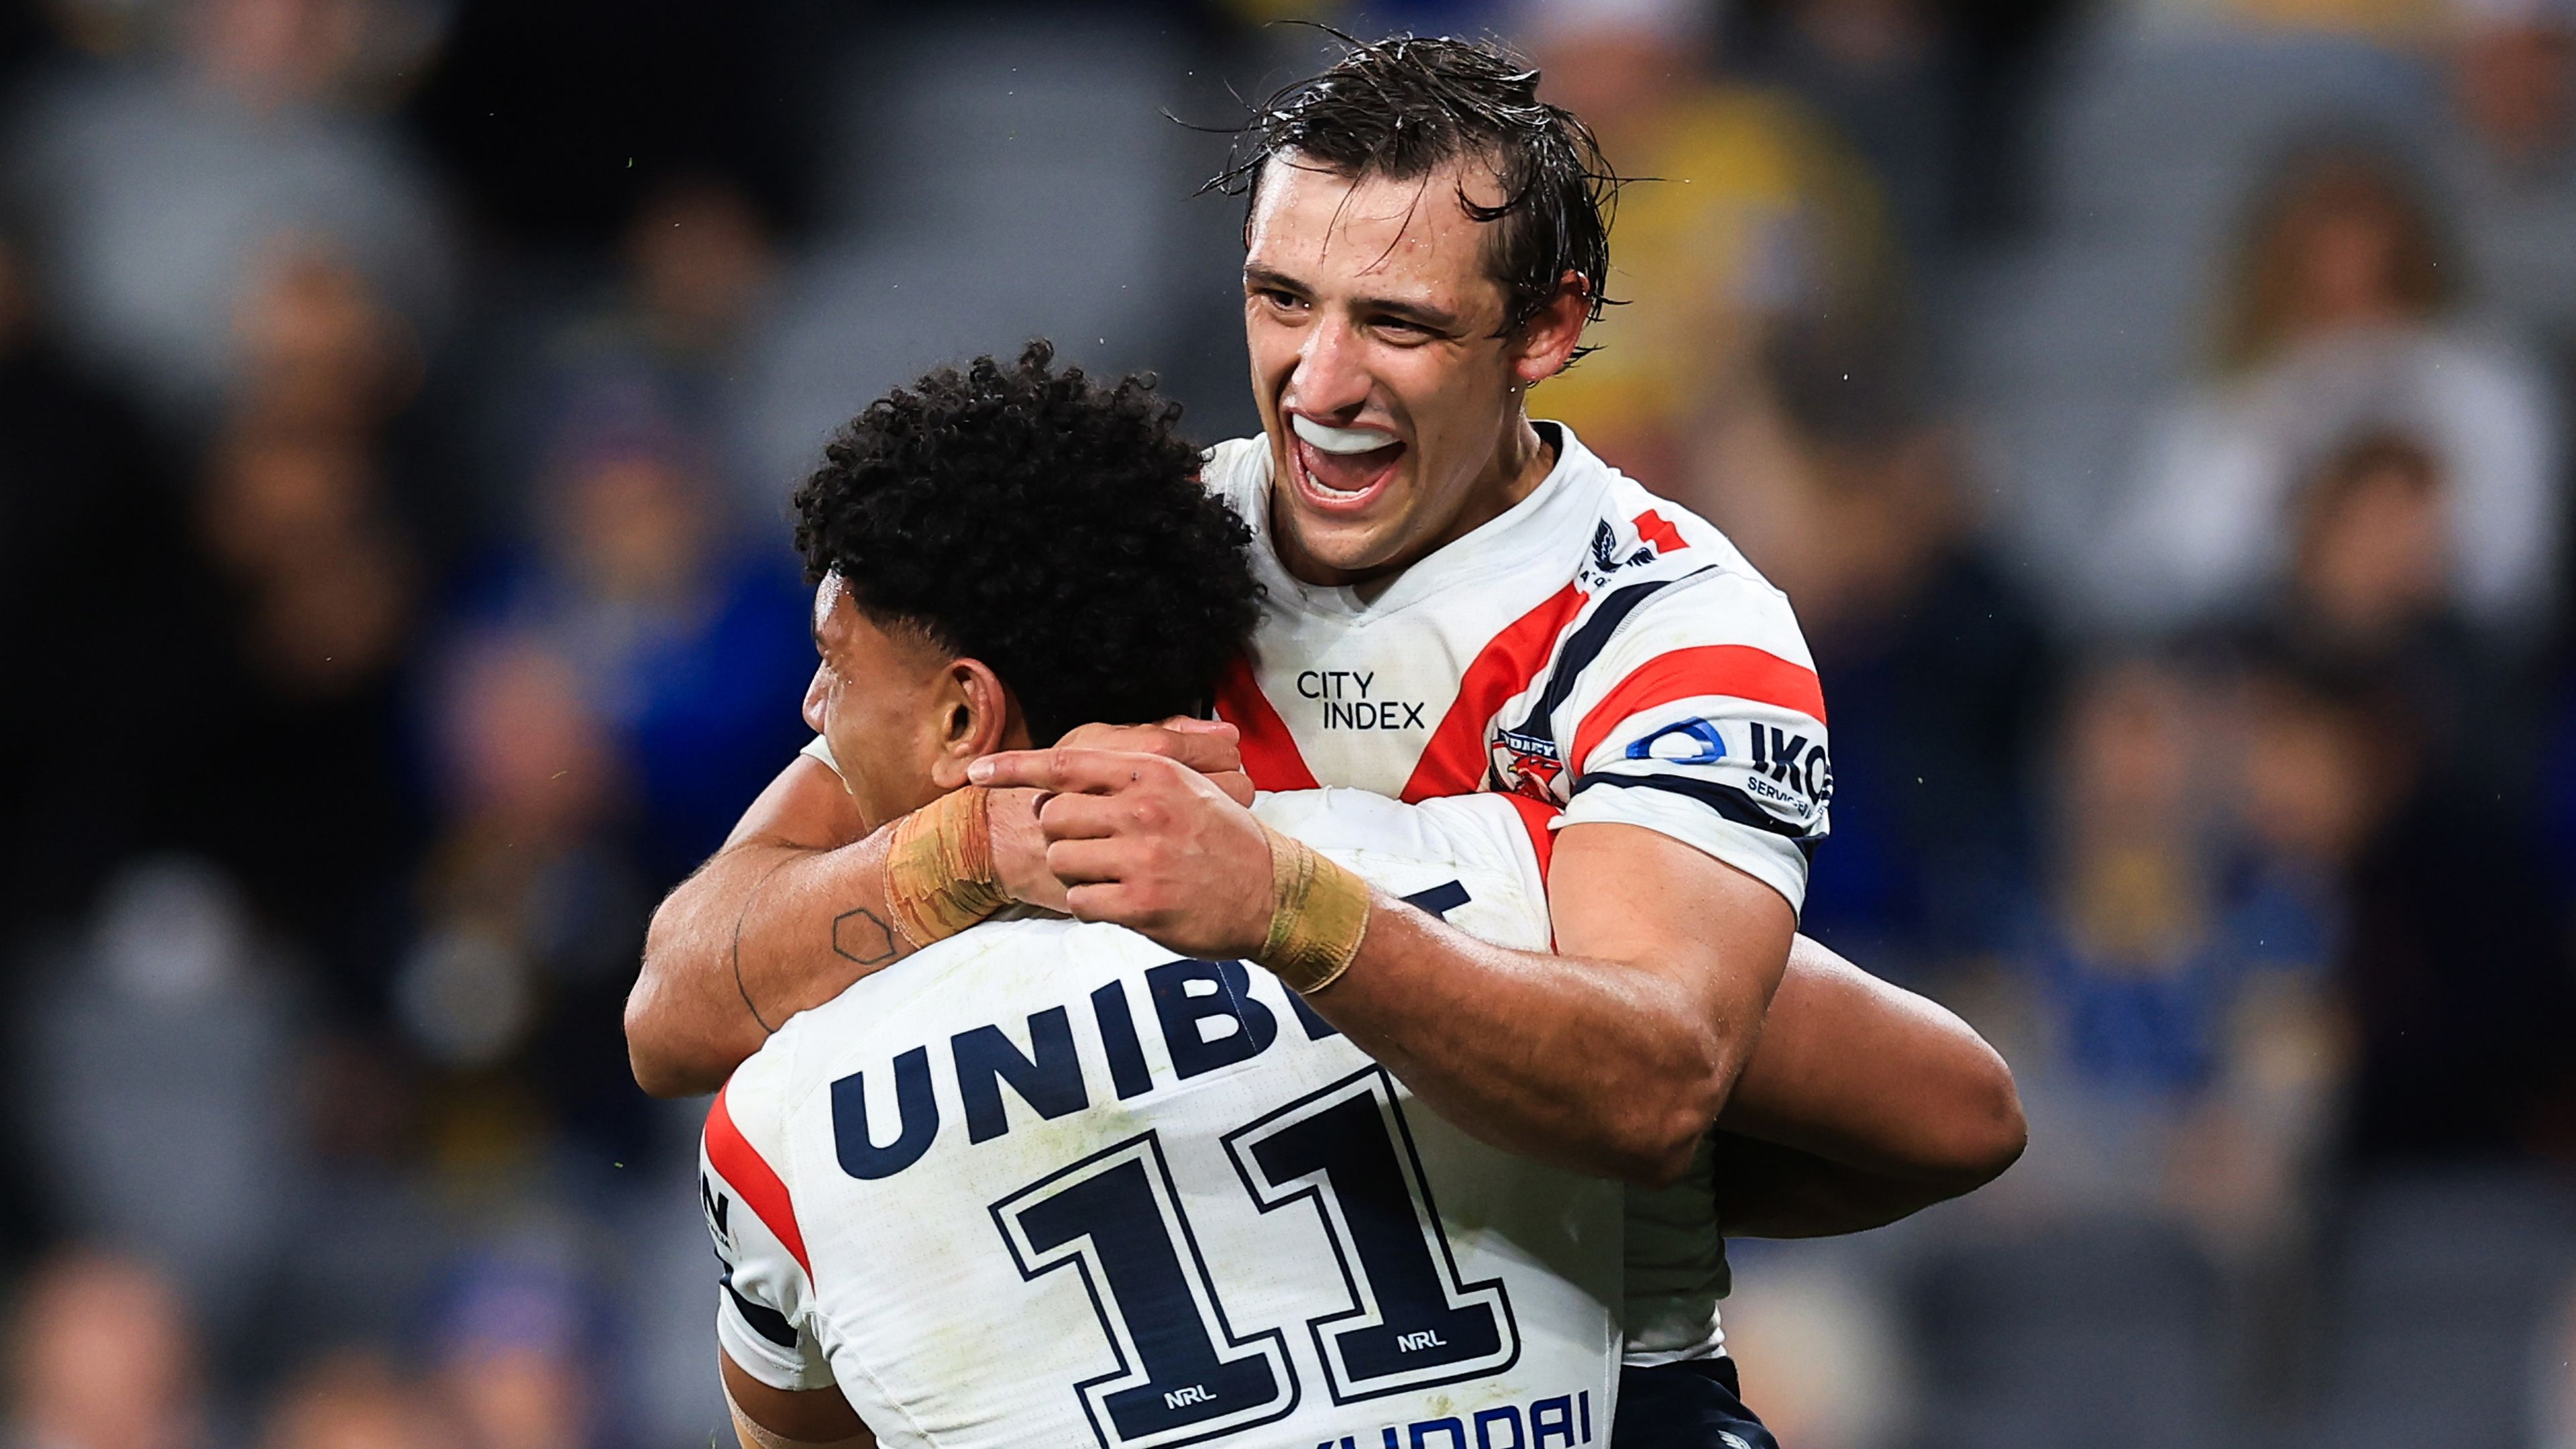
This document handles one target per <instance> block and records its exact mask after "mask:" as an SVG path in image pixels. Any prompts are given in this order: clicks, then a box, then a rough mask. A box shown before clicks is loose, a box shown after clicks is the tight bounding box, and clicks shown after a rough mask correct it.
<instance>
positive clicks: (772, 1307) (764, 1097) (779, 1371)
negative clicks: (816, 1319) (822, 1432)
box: [698, 1053, 834, 1392]
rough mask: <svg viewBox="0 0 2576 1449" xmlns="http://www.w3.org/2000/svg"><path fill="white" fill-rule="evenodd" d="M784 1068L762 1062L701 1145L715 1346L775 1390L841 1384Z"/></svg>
mask: <svg viewBox="0 0 2576 1449" xmlns="http://www.w3.org/2000/svg"><path fill="white" fill-rule="evenodd" d="M776 1065H777V1064H776V1062H775V1061H773V1060H771V1059H769V1054H768V1053H763V1054H762V1055H758V1056H754V1057H753V1058H752V1059H751V1060H750V1061H748V1062H745V1063H744V1064H743V1065H742V1068H741V1069H740V1070H738V1071H736V1072H735V1073H734V1078H733V1080H732V1081H730V1082H727V1083H726V1084H725V1087H724V1090H722V1091H720V1092H718V1093H716V1099H715V1102H714V1104H713V1105H712V1106H710V1107H709V1108H708V1110H707V1126H706V1131H705V1133H704V1134H703V1135H702V1136H701V1138H700V1139H699V1156H698V1204H699V1207H700V1208H701V1209H702V1210H703V1212H704V1213H705V1215H706V1220H707V1232H708V1233H709V1235H710V1236H712V1237H713V1238H714V1240H715V1249H716V1258H717V1260H718V1261H719V1262H720V1263H721V1264H722V1266H723V1271H722V1273H721V1275H720V1286H719V1287H718V1289H717V1293H716V1341H717V1342H718V1343H719V1344H721V1345H722V1346H723V1348H724V1351H725V1355H726V1357H728V1358H731V1359H732V1360H733V1361H734V1362H735V1363H736V1364H738V1365H740V1366H741V1368H742V1370H743V1372H745V1373H748V1374H750V1375H751V1376H752V1377H753V1378H755V1379H758V1380H760V1381H761V1382H762V1383H764V1384H767V1385H769V1386H770V1387H771V1388H774V1389H782V1390H787V1391H790V1392H804V1391H809V1390H814V1389H828V1388H831V1387H832V1386H833V1382H834V1381H833V1377H832V1368H831V1364H830V1363H829V1361H828V1360H827V1359H826V1358H825V1356H824V1352H823V1347H822V1344H821V1343H820V1341H819V1340H817V1339H816V1337H815V1335H814V1332H813V1329H812V1327H811V1320H812V1317H813V1311H814V1284H813V1278H812V1276H811V1268H810V1265H809V1264H808V1262H807V1258H806V1250H805V1235H804V1232H803V1229H802V1228H801V1227H800V1226H799V1225H798V1223H797V1221H796V1207H795V1202H794V1199H793V1198H792V1197H791V1196H790V1194H789V1191H788V1187H787V1180H786V1179H785V1178H784V1177H782V1176H781V1175H780V1171H779V1168H778V1166H777V1165H776V1164H783V1163H784V1162H785V1161H786V1158H785V1154H784V1153H783V1152H782V1151H781V1150H780V1149H781V1142H780V1140H779V1139H780V1137H781V1135H782V1134H781V1133H780V1130H779V1128H780V1123H779V1120H778V1118H779V1115H780V1114H779V1112H778V1111H777V1105H778V1097H779V1094H778V1093H777V1092H775V1091H773V1090H770V1089H769V1086H770V1084H769V1082H768V1080H767V1079H768V1078H769V1077H770V1076H772V1075H774V1074H775V1072H774V1069H775V1067H776Z"/></svg>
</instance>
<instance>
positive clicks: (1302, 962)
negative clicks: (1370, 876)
mask: <svg viewBox="0 0 2576 1449" xmlns="http://www.w3.org/2000/svg"><path fill="white" fill-rule="evenodd" d="M1262 833H1263V834H1264V835H1267V836H1269V837H1270V899H1271V906H1270V934H1269V936H1268V937H1267V938H1266V939H1264V940H1263V941H1262V943H1261V953H1260V955H1259V956H1257V957H1256V958H1254V959H1256V960H1257V961H1259V962H1260V964H1261V965H1263V966H1265V967H1267V968H1269V970H1270V971H1271V972H1272V973H1273V974H1275V975H1276V976H1278V978H1279V979H1280V980H1282V981H1285V982H1287V983H1288V985H1289V986H1290V987H1292V988H1293V989H1295V990H1297V991H1299V992H1305V993H1311V992H1317V991H1321V990H1323V989H1324V988H1325V987H1327V986H1330V985H1332V984H1333V983H1334V982H1336V981H1338V980H1340V979H1341V976H1342V973H1343V972H1345V971H1348V970H1349V969H1351V961H1352V959H1353V958H1355V957H1357V956H1358V955H1359V953H1360V938H1361V937H1363V936H1365V935H1367V934H1368V920H1369V888H1368V882H1366V881H1364V880H1361V879H1360V878H1359V877H1358V876H1356V875H1354V874H1352V873H1351V872H1350V871H1348V870H1345V869H1343V868H1342V867H1341V866H1339V865H1336V864H1334V863H1333V862H1332V861H1330V860H1327V859H1325V858H1324V856H1323V855H1322V854H1320V853H1319V852H1317V851H1316V850H1315V849H1314V848H1313V847H1312V846H1309V845H1307V844H1306V843H1305V842H1304V841H1301V840H1293V839H1290V838H1289V837H1288V836H1285V835H1282V834H1280V833H1279V832H1278V831H1276V830H1272V829H1271V828H1270V827H1268V826H1266V825H1265V826H1263V827H1262Z"/></svg>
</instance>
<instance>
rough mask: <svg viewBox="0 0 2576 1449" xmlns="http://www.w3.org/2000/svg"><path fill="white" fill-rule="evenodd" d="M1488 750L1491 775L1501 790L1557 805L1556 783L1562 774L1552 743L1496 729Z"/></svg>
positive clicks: (1543, 739)
mask: <svg viewBox="0 0 2576 1449" xmlns="http://www.w3.org/2000/svg"><path fill="white" fill-rule="evenodd" d="M1492 748H1493V755H1494V776H1495V779H1496V782H1497V783H1498V784H1499V785H1500V786H1501V788H1503V789H1505V790H1509V791H1511V792H1512V793H1513V794H1516V795H1527V796H1529V797H1530V798H1531V799H1533V800H1544V801H1546V802H1548V803H1549V804H1551V805H1553V804H1555V803H1557V800H1556V781H1557V777H1558V776H1560V775H1562V774H1564V773H1565V762H1564V761H1563V760H1561V759H1559V758H1558V756H1557V750H1556V741H1554V740H1551V739H1547V738H1544V737H1542V736H1538V735H1525V734H1522V733H1520V732H1518V731H1517V730H1498V731H1496V732H1495V734H1494V740H1493V746H1492Z"/></svg>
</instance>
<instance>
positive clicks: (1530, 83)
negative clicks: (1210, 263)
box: [1202, 26, 1620, 357]
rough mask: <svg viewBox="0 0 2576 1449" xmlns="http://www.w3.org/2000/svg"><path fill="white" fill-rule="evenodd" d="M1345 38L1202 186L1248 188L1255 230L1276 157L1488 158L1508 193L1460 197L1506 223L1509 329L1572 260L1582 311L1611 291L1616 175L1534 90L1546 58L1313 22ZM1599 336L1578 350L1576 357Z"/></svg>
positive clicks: (1502, 233)
mask: <svg viewBox="0 0 2576 1449" xmlns="http://www.w3.org/2000/svg"><path fill="white" fill-rule="evenodd" d="M1316 28H1317V29H1320V30H1323V31H1325V33H1327V34H1329V35H1331V36H1332V37H1333V38H1334V39H1336V40H1338V41H1340V42H1341V43H1342V44H1343V45H1344V46H1345V47H1346V50H1345V53H1344V54H1343V56H1342V58H1341V59H1340V60H1337V61H1335V62H1334V63H1333V64H1332V65H1331V66H1330V67H1328V68H1326V69H1325V70H1324V71H1323V73H1322V74H1320V75H1316V76H1313V77H1311V78H1309V79H1306V80H1302V81H1299V82H1297V83H1296V84H1294V85H1292V86H1289V87H1287V88H1285V89H1283V90H1281V91H1279V92H1278V93H1277V94H1275V95H1273V96H1271V97H1270V99H1268V100H1266V101H1264V102H1262V103H1261V104H1260V105H1259V106H1257V107H1255V108H1254V112H1253V116H1252V119H1251V120H1249V121H1247V122H1246V123H1245V124H1244V125H1242V126H1241V127H1239V128H1237V129H1236V131H1235V148H1234V155H1233V156H1232V157H1231V158H1230V160H1229V161H1228V164H1227V166H1226V169H1225V170H1224V171H1223V172H1222V173H1221V174H1219V175H1218V176H1217V177H1216V178H1215V179H1213V180H1211V181H1209V182H1208V184H1207V185H1206V187H1204V188H1202V189H1203V190H1208V191H1221V192H1224V193H1226V194H1228V195H1240V196H1242V197H1243V198H1244V230H1245V235H1246V237H1247V238H1249V236H1250V233H1251V227H1252V208H1253V207H1254V206H1255V205H1257V204H1258V203H1259V201H1260V196H1261V178H1262V175H1263V172H1264V171H1265V170H1266V168H1267V167H1268V166H1269V165H1270V163H1271V162H1272V161H1274V160H1276V161H1279V162H1281V163H1282V164H1285V165H1291V166H1296V165H1303V166H1308V167H1313V168H1316V169H1320V170H1324V171H1329V172H1332V173H1333V174H1335V175H1337V176H1347V177H1350V178H1352V179H1354V180H1358V179H1362V178H1367V177H1385V178H1387V179H1390V180H1395V181H1411V180H1415V179H1418V178H1422V177H1427V176H1429V175H1430V174H1431V173H1432V172H1433V171H1435V170H1437V169H1438V168H1440V167H1441V166H1444V165H1447V164H1448V163H1450V162H1452V161H1458V160H1469V161H1488V162H1491V163H1492V165H1493V167H1494V172H1495V177H1496V179H1497V180H1498V181H1500V182H1501V183H1502V188H1503V199H1502V201H1501V202H1500V203H1498V204H1496V205H1493V206H1483V205H1479V204H1478V203H1477V202H1476V201H1474V200H1473V199H1472V198H1470V197H1469V196H1468V195H1467V192H1466V189H1465V188H1464V187H1463V186H1462V187H1460V188H1459V192H1458V204H1459V205H1460V206H1461V207H1464V208H1465V209H1466V212H1467V214H1468V215H1469V216H1471V217H1473V218H1475V219H1476V220H1478V221H1481V222H1493V223H1497V225H1496V226H1495V228H1494V230H1493V231H1492V232H1491V233H1489V234H1488V243H1487V246H1486V248H1485V256H1486V261H1487V265H1488V268H1489V269H1490V270H1491V271H1492V273H1493V276H1494V280H1495V281H1497V282H1499V283H1501V284H1502V288H1503V294H1504V314H1503V328H1502V332H1501V333H1500V334H1497V335H1505V336H1507V335H1509V334H1510V333H1512V332H1515V331H1517V330H1519V328H1520V327H1521V325H1522V324H1524V323H1526V322H1528V321H1529V320H1530V319H1531V318H1532V317H1535V316H1537V315H1538V314H1539V313H1540V312H1541V311H1542V310H1544V309H1545V308H1546V307H1547V305H1548V304H1549V303H1550V302H1551V301H1553V300H1554V299H1555V297H1556V294H1557V285H1558V282H1559V280H1560V279H1561V278H1563V277H1564V275H1565V274H1566V273H1567V272H1573V273H1575V274H1577V275H1579V276H1581V277H1582V278H1583V281H1584V285H1585V288H1586V298H1585V300H1586V304H1587V306H1588V308H1589V312H1588V313H1587V316H1588V317H1589V318H1590V319H1591V320H1594V321H1598V320H1599V319H1600V316H1601V309H1602V307H1603V306H1604V305H1605V304H1607V303H1608V298H1607V297H1606V296H1605V295H1604V293H1603V290H1602V289H1603V288H1604V287H1605V286H1606V285H1607V284H1608V282H1609V279H1610V220H1611V216H1612V213H1613V212H1614V211H1615V210H1616V206H1617V198H1618V191H1619V184H1620V183H1619V177H1618V175H1617V173H1615V172H1613V171H1612V170H1611V169H1610V163H1609V162H1608V161H1606V160H1604V159H1603V158H1602V155H1601V146H1600V143H1599V142H1598V141H1596V140H1595V139H1594V138H1593V135H1592V131H1591V128H1589V127H1587V126H1585V125H1584V124H1583V122H1581V121H1580V120H1577V119H1576V118H1575V116H1574V114H1573V113H1572V112H1570V111H1568V110H1566V109H1564V108H1563V107H1561V106H1552V105H1549V104H1548V103H1547V102H1545V101H1542V100H1540V99H1539V98H1538V82H1539V75H1538V68H1537V67H1535V66H1533V65H1530V64H1529V63H1528V62H1526V61H1524V60H1522V59H1521V58H1520V57H1518V56H1516V55H1513V54H1512V53H1511V52H1509V51H1507V50H1504V49H1503V48H1502V47H1500V46H1499V45H1494V44H1489V43H1486V42H1482V41H1471V40H1448V39H1422V38H1416V37H1414V36H1409V35H1398V36H1392V37H1390V38H1388V39H1385V40H1379V41H1361V40H1357V39H1354V38H1353V37H1351V36H1348V35H1345V34H1343V33H1342V32H1341V31H1338V30H1334V29H1332V28H1331V27H1329V26H1318V27H1316ZM1590 350H1591V349H1590V348H1578V349H1577V350H1576V352H1575V356H1577V357H1580V356H1582V355H1583V354H1584V353H1585V352H1589V351H1590Z"/></svg>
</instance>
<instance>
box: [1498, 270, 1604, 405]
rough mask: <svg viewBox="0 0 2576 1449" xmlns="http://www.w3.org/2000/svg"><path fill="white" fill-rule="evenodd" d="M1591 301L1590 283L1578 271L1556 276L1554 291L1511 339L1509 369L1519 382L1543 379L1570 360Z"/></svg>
mask: <svg viewBox="0 0 2576 1449" xmlns="http://www.w3.org/2000/svg"><path fill="white" fill-rule="evenodd" d="M1591 303H1592V284H1591V283H1589V282H1586V281H1585V280H1584V279H1583V274H1582V273H1581V272H1577V271H1573V270H1571V269H1569V270H1568V271H1567V272H1566V274H1565V275H1564V276H1562V277H1559V278H1557V281H1556V295H1555V296H1553V297H1551V298H1549V299H1548V302H1547V305H1546V306H1544V307H1541V308H1540V309H1538V311H1537V312H1536V313H1534V314H1532V315H1531V317H1530V319H1529V320H1528V321H1526V322H1523V323H1522V324H1521V328H1520V333H1519V335H1518V336H1517V337H1516V338H1515V339H1514V346H1513V357H1512V372H1513V374H1514V375H1515V376H1517V377H1518V378H1519V379H1520V382H1521V384H1522V386H1524V387H1526V386H1528V385H1529V384H1531V383H1534V382H1545V381H1547V380H1548V379H1549V378H1551V377H1554V376H1556V375H1557V374H1558V373H1560V372H1563V371H1564V370H1565V365H1566V364H1567V363H1569V362H1571V361H1573V360H1574V349H1575V347H1576V346H1577V345H1578V344H1580V343H1581V342H1582V341H1583V326H1584V324H1585V323H1586V322H1587V321H1589V320H1591V311H1592V306H1591Z"/></svg>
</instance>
